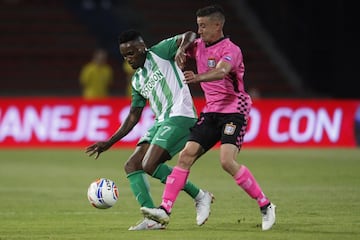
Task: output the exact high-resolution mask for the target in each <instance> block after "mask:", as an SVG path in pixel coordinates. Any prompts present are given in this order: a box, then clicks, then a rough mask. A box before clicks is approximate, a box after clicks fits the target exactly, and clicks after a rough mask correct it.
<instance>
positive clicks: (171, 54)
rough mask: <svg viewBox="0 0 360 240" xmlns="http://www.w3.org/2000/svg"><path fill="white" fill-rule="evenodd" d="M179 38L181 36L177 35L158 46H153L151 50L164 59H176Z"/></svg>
mask: <svg viewBox="0 0 360 240" xmlns="http://www.w3.org/2000/svg"><path fill="white" fill-rule="evenodd" d="M179 37H180V35H176V36H174V37H171V38H167V39H164V40H162V41H161V42H159V43H158V44H156V45H154V46H152V47H151V48H150V50H151V51H153V52H154V53H155V54H156V55H158V56H159V57H161V58H163V59H167V60H170V59H174V58H175V54H176V51H177V49H178V46H177V44H176V41H177V40H178V38H179Z"/></svg>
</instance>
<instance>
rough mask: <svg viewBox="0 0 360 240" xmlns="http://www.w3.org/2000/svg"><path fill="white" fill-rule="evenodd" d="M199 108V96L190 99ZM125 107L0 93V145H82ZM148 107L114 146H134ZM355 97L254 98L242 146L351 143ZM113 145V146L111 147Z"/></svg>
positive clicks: (148, 121) (358, 107)
mask: <svg viewBox="0 0 360 240" xmlns="http://www.w3.org/2000/svg"><path fill="white" fill-rule="evenodd" d="M195 104H196V107H197V109H198V112H200V111H201V109H202V107H203V106H204V100H203V99H195ZM129 108H130V100H129V99H127V98H110V99H107V100H102V101H85V100H83V99H82V98H76V97H74V98H73V97H69V98H57V97H26V98H12V97H2V98H0V148H10V147H31V148H33V147H86V146H87V145H89V144H91V143H93V142H95V141H102V140H106V139H107V138H109V137H110V136H111V135H112V134H113V133H114V131H116V129H117V128H118V127H119V126H120V125H121V123H122V122H123V121H124V119H125V117H126V115H127V113H128V111H129ZM153 121H154V116H153V114H152V111H151V109H150V108H149V107H146V108H145V109H144V111H143V114H142V118H141V120H140V122H139V123H138V124H137V126H136V127H135V128H134V129H133V130H132V131H131V132H130V133H129V134H128V135H127V136H126V137H125V138H124V139H122V140H121V141H120V142H119V143H118V144H116V145H115V146H116V147H133V146H134V145H135V144H136V142H137V141H138V139H139V138H140V137H141V136H142V135H143V134H144V133H145V132H146V130H147V128H148V127H149V126H151V125H152V123H153ZM359 125H360V101H357V100H354V101H351V100H329V99H321V100H319V99H306V100H305V99H301V100H294V99H259V100H255V101H254V104H253V108H252V110H251V113H250V121H249V126H248V130H247V134H246V137H245V144H244V147H245V146H246V147H356V146H357V145H358V144H359V141H360V140H359V138H360V137H359V135H360V126H359ZM115 146H114V147H115Z"/></svg>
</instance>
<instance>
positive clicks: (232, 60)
mask: <svg viewBox="0 0 360 240" xmlns="http://www.w3.org/2000/svg"><path fill="white" fill-rule="evenodd" d="M220 61H224V62H227V63H229V64H231V66H233V67H234V66H236V64H237V62H238V61H240V62H242V53H241V51H240V49H239V48H237V47H234V46H228V47H225V48H224V49H223V53H222V57H221V59H220Z"/></svg>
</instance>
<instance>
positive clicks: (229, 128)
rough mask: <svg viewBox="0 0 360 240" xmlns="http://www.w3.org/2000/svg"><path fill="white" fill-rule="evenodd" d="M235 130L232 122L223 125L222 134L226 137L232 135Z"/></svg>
mask: <svg viewBox="0 0 360 240" xmlns="http://www.w3.org/2000/svg"><path fill="white" fill-rule="evenodd" d="M235 129H236V125H234V124H233V123H232V122H231V123H227V124H226V125H225V129H224V134H226V135H233V134H234V132H235Z"/></svg>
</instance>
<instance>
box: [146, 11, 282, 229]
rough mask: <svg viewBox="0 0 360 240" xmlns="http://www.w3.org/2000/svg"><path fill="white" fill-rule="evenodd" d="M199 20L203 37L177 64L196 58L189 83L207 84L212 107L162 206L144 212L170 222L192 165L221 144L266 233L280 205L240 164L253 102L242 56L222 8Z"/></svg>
mask: <svg viewBox="0 0 360 240" xmlns="http://www.w3.org/2000/svg"><path fill="white" fill-rule="evenodd" d="M196 16H197V25H198V34H199V35H200V38H198V39H196V40H195V41H194V43H193V44H192V47H189V48H188V49H181V51H183V54H178V57H177V59H176V60H177V63H178V64H179V66H180V67H181V68H183V67H184V64H185V61H186V55H189V56H190V57H195V59H196V64H197V72H198V73H194V72H193V71H184V76H185V79H184V81H185V83H188V84H189V83H200V84H201V88H202V89H203V91H204V95H205V98H206V106H205V108H204V110H203V112H202V113H201V114H200V117H199V120H198V122H197V123H196V124H195V126H194V127H193V128H192V129H191V134H190V138H189V139H188V142H187V143H186V145H185V147H184V149H183V150H182V151H181V152H180V154H179V159H178V162H177V165H176V166H175V167H174V168H173V171H172V173H171V174H170V175H169V176H168V177H167V181H166V185H165V189H164V192H163V197H162V202H161V205H160V207H159V208H147V207H142V208H141V211H142V213H143V214H144V216H146V217H148V218H151V219H153V220H155V221H157V222H160V223H161V224H164V225H166V224H168V223H169V220H170V213H171V210H172V208H173V206H174V203H175V201H176V198H177V196H178V194H179V192H180V191H181V189H182V188H183V187H184V184H185V183H186V181H187V179H188V176H189V173H190V168H191V166H192V165H193V163H195V161H196V160H197V159H198V158H199V157H200V156H202V155H203V154H204V153H205V152H207V151H208V150H209V149H211V148H212V147H213V146H214V145H215V144H216V143H217V142H219V141H220V142H221V145H220V163H221V166H222V168H223V169H224V170H225V171H226V172H228V173H229V174H230V175H231V176H232V177H233V179H234V181H235V182H236V184H237V185H238V186H239V187H241V188H242V189H243V190H244V191H245V192H246V193H247V194H248V195H249V196H250V197H251V198H253V199H255V200H256V201H257V204H258V205H259V208H260V212H261V214H262V230H269V229H270V228H271V227H272V226H273V225H274V223H275V208H276V206H275V205H274V204H273V203H271V202H270V200H269V199H268V198H267V197H266V195H265V194H264V192H263V191H262V189H261V187H260V185H259V184H258V182H257V181H256V179H255V178H254V176H253V174H252V173H251V172H250V170H249V169H248V168H247V167H246V166H244V165H241V164H239V163H238V162H237V161H236V156H237V154H238V153H239V151H240V149H241V146H242V143H243V141H244V135H245V132H246V127H247V122H248V117H249V112H250V108H251V104H252V103H251V98H250V96H249V94H248V93H246V91H245V89H244V82H243V76H244V63H243V56H242V52H241V50H240V48H239V47H238V46H237V45H235V44H234V43H233V42H231V40H230V39H229V38H227V37H225V36H224V33H223V26H224V23H225V16H224V11H223V9H222V8H221V7H220V6H218V5H211V6H207V7H204V8H201V9H199V10H198V11H197V13H196ZM209 208H210V205H209ZM203 223H204V222H203Z"/></svg>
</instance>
